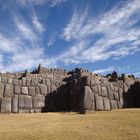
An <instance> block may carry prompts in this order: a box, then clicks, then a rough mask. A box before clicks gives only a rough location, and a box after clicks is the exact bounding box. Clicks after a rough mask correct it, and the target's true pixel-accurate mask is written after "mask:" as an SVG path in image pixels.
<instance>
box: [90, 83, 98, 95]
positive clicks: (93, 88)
mask: <svg viewBox="0 0 140 140" xmlns="http://www.w3.org/2000/svg"><path fill="white" fill-rule="evenodd" d="M91 89H92V92H93V93H97V94H98V85H95V86H92V87H91Z"/></svg>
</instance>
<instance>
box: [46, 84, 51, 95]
mask: <svg viewBox="0 0 140 140" xmlns="http://www.w3.org/2000/svg"><path fill="white" fill-rule="evenodd" d="M47 91H48V94H49V93H51V86H47Z"/></svg>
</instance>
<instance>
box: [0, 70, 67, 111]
mask: <svg viewBox="0 0 140 140" xmlns="http://www.w3.org/2000/svg"><path fill="white" fill-rule="evenodd" d="M58 72H59V71H58ZM22 75H24V74H23V73H22V74H21V73H17V74H15V73H14V74H13V73H1V74H0V112H1V113H10V112H12V113H24V112H42V111H43V108H44V107H45V106H46V103H45V101H46V97H47V95H48V94H52V93H54V92H56V91H57V89H58V88H59V87H61V86H62V85H65V82H64V81H63V79H64V77H67V74H64V73H62V74H61V75H60V73H59V74H57V72H56V71H52V72H51V73H49V74H48V73H46V74H28V75H27V77H23V76H22Z"/></svg>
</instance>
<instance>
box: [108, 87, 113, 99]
mask: <svg viewBox="0 0 140 140" xmlns="http://www.w3.org/2000/svg"><path fill="white" fill-rule="evenodd" d="M107 91H108V98H109V99H110V100H114V94H113V91H112V90H111V87H110V86H107Z"/></svg>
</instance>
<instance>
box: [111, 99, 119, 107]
mask: <svg viewBox="0 0 140 140" xmlns="http://www.w3.org/2000/svg"><path fill="white" fill-rule="evenodd" d="M110 105H111V108H112V109H118V106H117V102H116V101H115V100H110Z"/></svg>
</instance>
